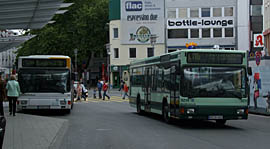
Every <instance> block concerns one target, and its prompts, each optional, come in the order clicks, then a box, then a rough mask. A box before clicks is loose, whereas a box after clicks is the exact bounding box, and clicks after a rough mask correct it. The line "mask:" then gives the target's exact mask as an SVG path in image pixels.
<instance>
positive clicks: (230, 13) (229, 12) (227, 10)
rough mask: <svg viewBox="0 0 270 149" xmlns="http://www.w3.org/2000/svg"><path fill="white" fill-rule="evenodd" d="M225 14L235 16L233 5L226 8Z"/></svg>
mask: <svg viewBox="0 0 270 149" xmlns="http://www.w3.org/2000/svg"><path fill="white" fill-rule="evenodd" d="M224 15H225V17H228V16H233V7H226V8H224Z"/></svg>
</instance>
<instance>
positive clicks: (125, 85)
mask: <svg viewBox="0 0 270 149" xmlns="http://www.w3.org/2000/svg"><path fill="white" fill-rule="evenodd" d="M126 96H128V86H127V84H126V83H125V82H124V95H123V99H125V97H126Z"/></svg>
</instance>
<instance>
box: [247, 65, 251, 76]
mask: <svg viewBox="0 0 270 149" xmlns="http://www.w3.org/2000/svg"><path fill="white" fill-rule="evenodd" d="M248 75H250V76H252V69H251V67H248Z"/></svg>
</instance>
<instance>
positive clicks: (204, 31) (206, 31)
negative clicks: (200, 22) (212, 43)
mask: <svg viewBox="0 0 270 149" xmlns="http://www.w3.org/2000/svg"><path fill="white" fill-rule="evenodd" d="M210 37H211V36H210V28H203V29H202V38H210Z"/></svg>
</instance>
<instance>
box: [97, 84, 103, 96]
mask: <svg viewBox="0 0 270 149" xmlns="http://www.w3.org/2000/svg"><path fill="white" fill-rule="evenodd" d="M97 88H98V96H99V99H101V98H102V96H101V90H102V83H101V81H100V80H98V83H97Z"/></svg>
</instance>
